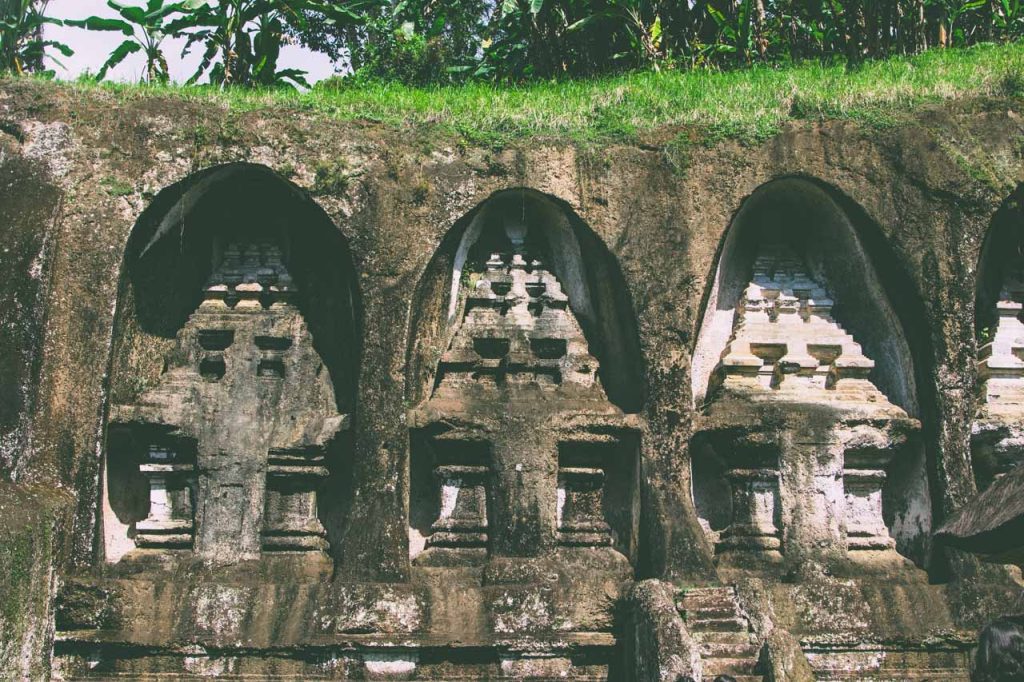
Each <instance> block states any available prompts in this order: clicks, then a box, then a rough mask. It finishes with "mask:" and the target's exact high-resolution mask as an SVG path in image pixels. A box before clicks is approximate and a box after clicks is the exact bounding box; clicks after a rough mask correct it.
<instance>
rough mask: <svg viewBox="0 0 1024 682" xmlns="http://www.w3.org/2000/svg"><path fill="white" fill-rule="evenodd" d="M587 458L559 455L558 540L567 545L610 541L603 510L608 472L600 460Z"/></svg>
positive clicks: (580, 545) (609, 530)
mask: <svg viewBox="0 0 1024 682" xmlns="http://www.w3.org/2000/svg"><path fill="white" fill-rule="evenodd" d="M588 459H592V458H587V457H582V458H579V457H576V458H574V457H566V456H565V455H564V454H563V455H561V456H560V457H559V460H560V461H559V463H558V464H559V466H558V516H557V524H558V542H559V544H562V545H566V546H569V547H604V546H608V545H611V544H612V535H611V526H609V525H608V522H607V521H606V520H605V511H604V505H605V499H604V488H605V484H606V482H607V481H606V478H607V474H606V472H605V470H604V468H603V467H602V466H601V462H600V461H588Z"/></svg>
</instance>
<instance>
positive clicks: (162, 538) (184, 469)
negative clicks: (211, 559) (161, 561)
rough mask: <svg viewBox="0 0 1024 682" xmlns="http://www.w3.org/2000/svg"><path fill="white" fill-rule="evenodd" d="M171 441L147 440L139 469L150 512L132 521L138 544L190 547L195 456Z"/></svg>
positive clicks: (157, 546) (140, 545) (172, 547)
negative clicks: (147, 485) (147, 494)
mask: <svg viewBox="0 0 1024 682" xmlns="http://www.w3.org/2000/svg"><path fill="white" fill-rule="evenodd" d="M190 455H191V453H189V452H187V451H181V450H179V449H177V448H175V446H174V445H173V444H167V443H165V444H159V443H155V442H151V443H149V445H148V447H147V448H146V452H145V459H144V460H143V461H142V462H141V463H140V464H139V471H140V472H141V473H142V475H143V476H145V477H146V481H147V483H148V484H149V515H148V516H146V518H145V519H143V520H141V521H139V522H138V523H136V524H135V530H136V536H135V543H136V544H137V545H138V546H139V547H155V548H159V547H163V548H168V549H179V548H191V546H192V530H193V508H194V505H193V501H192V497H193V494H194V486H195V483H194V479H193V477H194V475H195V460H194V458H193V457H192V456H190Z"/></svg>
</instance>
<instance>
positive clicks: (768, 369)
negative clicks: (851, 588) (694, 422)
mask: <svg viewBox="0 0 1024 682" xmlns="http://www.w3.org/2000/svg"><path fill="white" fill-rule="evenodd" d="M833 304H834V302H833V300H832V298H831V296H830V295H829V293H828V290H827V288H826V287H825V286H824V285H823V284H822V283H821V282H820V281H818V280H816V279H815V278H814V277H812V276H811V275H810V274H809V273H808V271H807V269H806V268H805V267H804V265H803V263H802V262H801V260H800V258H799V257H798V256H797V255H796V254H795V253H794V252H793V250H792V249H791V248H789V247H788V246H786V245H784V244H782V243H779V242H769V243H766V244H762V245H761V246H760V249H759V251H758V254H757V257H756V259H755V261H754V265H753V275H752V277H751V281H750V283H749V284H748V285H747V287H746V289H745V290H744V292H743V294H742V296H741V297H740V300H739V302H738V304H737V308H736V316H735V321H734V326H733V334H732V338H731V339H730V341H729V343H728V345H727V346H726V348H725V350H724V352H723V354H722V360H721V364H720V366H719V369H718V373H717V376H716V378H715V379H714V380H713V381H717V386H713V390H712V391H709V395H710V396H711V399H710V401H709V404H708V408H707V410H706V412H707V416H706V418H705V419H704V423H703V426H702V427H701V428H700V429H698V431H703V432H705V434H706V435H708V436H710V437H711V442H712V443H713V444H714V445H713V447H714V450H715V451H716V452H718V455H719V457H720V459H721V460H722V462H723V464H724V467H725V470H726V471H725V474H724V478H725V480H726V481H727V482H728V484H729V486H730V488H731V490H732V515H733V517H732V523H731V524H730V525H729V526H728V527H727V528H725V529H724V530H723V531H722V532H721V533H720V534H719V537H718V538H717V547H718V549H719V551H726V550H753V551H760V552H768V553H775V552H777V551H779V550H782V549H783V545H782V542H781V538H782V533H781V530H782V529H781V526H780V524H781V520H782V519H783V518H784V517H785V514H783V511H784V510H782V509H781V508H780V503H781V499H783V497H780V492H781V481H780V470H781V469H782V468H787V469H788V470H789V471H791V472H793V473H791V478H796V477H798V476H804V477H805V478H804V480H805V481H806V482H807V485H808V486H809V487H812V488H814V489H815V492H814V493H813V496H814V500H815V501H814V502H813V505H812V503H811V502H810V501H809V499H807V500H805V499H801V498H800V496H797V498H793V497H790V498H789V499H795V500H796V502H794V503H795V504H807V505H809V509H808V510H807V512H806V514H810V515H811V516H814V517H815V518H817V519H818V522H817V524H816V525H817V526H818V529H817V531H815V532H819V533H823V534H829V532H823V531H822V529H823V528H827V527H829V526H830V525H831V522H829V521H828V520H827V519H829V518H834V519H836V520H837V522H836V524H835V529H834V530H833V531H830V539H822V538H819V539H818V541H819V544H822V545H826V544H829V543H833V544H834V543H836V542H839V538H840V537H841V536H843V535H845V538H846V542H845V544H844V547H843V549H846V550H863V549H872V550H881V549H891V548H893V547H894V546H895V543H894V541H893V540H892V538H891V537H890V536H889V532H888V529H887V527H886V525H885V521H884V519H883V516H882V488H883V486H884V483H885V479H886V472H885V467H886V465H887V464H888V463H889V461H890V459H891V458H892V457H893V455H894V454H895V453H896V452H897V450H898V449H899V448H900V447H902V446H903V444H904V443H905V441H906V436H907V434H908V433H909V432H912V431H915V430H916V429H918V428H919V425H918V424H917V422H916V421H915V420H912V419H910V418H909V417H908V416H907V414H906V413H905V412H904V411H903V410H902V409H901V408H899V407H897V406H895V405H893V404H892V403H891V402H889V400H888V399H887V398H886V397H885V395H884V394H883V393H882V392H881V391H879V390H878V388H877V387H876V386H875V385H874V384H873V383H872V382H871V380H870V378H869V376H870V372H871V370H872V369H873V367H874V362H873V361H872V360H871V359H869V358H868V357H866V356H865V355H864V353H863V351H862V349H861V346H860V345H859V344H858V343H856V341H854V339H853V337H852V336H851V335H850V334H849V333H847V332H846V331H845V330H844V329H843V328H842V327H841V326H840V325H839V323H838V322H837V321H836V320H835V319H834V318H833V317H832V308H833ZM771 406H776V407H771ZM765 410H769V412H771V411H772V410H775V412H774V413H773V414H778V415H780V417H778V418H779V419H782V420H783V421H780V426H779V427H775V426H772V425H770V424H765V423H764V422H765V415H766V414H768V412H765ZM786 414H790V415H791V417H790V418H789V419H785V418H784V415H786ZM796 415H800V416H796ZM737 434H739V435H737ZM794 459H799V460H803V461H801V462H795V461H794ZM833 472H834V473H833ZM832 481H835V484H833V483H832ZM835 485H838V486H840V487H839V488H837V489H834V488H835ZM815 505H816V508H814V509H813V510H812V509H810V507H812V506H815ZM806 514H805V516H806Z"/></svg>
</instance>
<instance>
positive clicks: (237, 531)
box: [0, 82, 1024, 680]
mask: <svg viewBox="0 0 1024 682" xmlns="http://www.w3.org/2000/svg"><path fill="white" fill-rule="evenodd" d="M1020 108H1021V107H1020V102H1017V101H998V102H997V101H986V102H963V103H958V104H953V105H947V106H945V107H944V108H935V109H922V110H921V111H920V112H918V113H916V114H914V116H913V117H911V118H909V119H908V122H907V123H906V124H901V125H894V126H892V127H888V128H881V129H879V128H872V127H866V126H860V125H856V124H853V123H842V122H807V123H801V124H793V125H791V126H789V127H787V128H786V129H784V130H783V131H781V132H780V133H779V134H778V135H777V136H775V137H774V138H772V139H771V140H768V141H766V142H764V143H761V144H758V145H741V144H739V143H736V142H730V141H721V142H717V143H715V144H713V145H702V144H699V143H694V144H693V145H691V146H689V147H688V148H687V149H686V154H687V163H686V164H683V165H684V166H685V169H684V170H680V169H681V166H680V164H679V163H678V159H675V160H674V161H673V162H670V160H669V159H668V158H667V156H666V154H665V153H664V152H663V150H662V147H661V144H662V142H664V141H659V140H658V139H651V140H645V141H643V142H642V143H637V144H635V145H628V144H622V145H613V146H606V147H579V146H574V145H569V144H562V143H559V142H558V141H556V140H551V141H533V142H531V143H530V144H528V145H527V144H522V145H513V146H510V147H509V148H506V149H501V150H494V149H477V148H473V147H466V146H465V145H463V144H460V143H459V141H458V140H454V139H448V138H446V137H444V136H443V135H441V134H439V133H437V132H436V131H432V130H429V129H416V130H402V131H400V130H394V129H390V128H387V127H384V126H376V125H370V124H359V125H356V124H344V123H339V122H336V121H332V120H329V119H326V118H322V117H318V116H316V115H312V114H306V113H302V112H294V111H283V110H274V109H271V110H265V111H256V112H249V113H243V114H239V113H236V112H230V111H227V110H223V109H220V108H216V107H213V106H210V105H202V104H197V103H187V102H182V101H176V100H175V101H172V100H163V99H159V98H148V97H147V98H143V99H138V100H135V101H131V102H127V103H125V102H114V100H113V99H112V98H111V97H110V96H109V95H106V94H104V93H102V92H92V93H88V94H85V95H82V94H81V93H74V91H72V90H70V89H61V88H55V87H52V86H46V85H40V84H32V83H20V82H6V83H4V84H3V86H2V89H0V229H2V230H3V236H4V249H3V250H2V251H0V263H2V264H3V269H4V272H5V273H7V275H8V276H7V278H6V287H5V290H4V293H2V294H0V321H2V324H3V329H4V334H3V338H2V340H0V350H2V351H3V353H2V355H3V359H0V382H2V385H3V387H4V391H3V395H2V396H0V471H2V473H3V475H4V481H3V483H2V484H0V535H2V536H3V542H2V543H0V544H2V549H0V569H2V570H0V574H3V575H5V576H10V577H9V578H6V577H5V579H4V581H3V583H2V584H0V599H2V603H0V635H2V636H0V667H2V668H3V669H4V670H11V671H15V673H14V675H15V676H18V675H22V676H25V677H31V678H38V677H45V676H46V675H50V676H52V677H54V678H58V679H77V678H79V677H88V676H95V677H100V678H103V677H110V676H116V675H122V676H126V677H129V678H145V677H146V676H147V675H155V674H164V675H172V676H174V675H177V676H181V677H188V676H190V675H220V676H227V677H230V676H246V675H250V676H255V677H269V678H274V677H278V678H296V679H459V678H462V679H479V678H498V679H506V678H507V679H546V678H562V677H569V678H571V679H615V680H618V679H643V680H648V679H649V680H655V679H658V680H661V679H675V676H677V675H683V674H689V675H692V676H694V677H695V678H697V679H702V678H704V679H711V678H712V677H713V676H714V675H716V674H719V673H722V672H728V673H730V674H733V675H735V676H737V677H739V678H740V679H745V678H746V679H761V678H765V679H775V680H781V679H790V680H796V679H811V678H812V677H814V678H817V679H841V678H856V679H873V678H877V679H893V678H899V679H912V678H929V679H940V678H941V679H963V678H964V676H965V671H966V669H967V662H966V660H967V652H968V650H969V646H970V641H971V640H972V638H973V635H974V631H975V629H976V628H977V626H978V625H979V624H980V623H982V622H984V621H985V620H986V619H988V618H990V617H992V616H993V615H996V614H999V613H1002V612H1006V611H1012V610H1014V608H1018V609H1019V607H1015V606H1014V603H1015V601H1016V600H1019V599H1020V594H1021V586H1020V583H1019V572H1017V569H1016V568H1012V567H1007V566H1003V565H999V564H982V563H979V562H978V561H977V560H976V559H975V558H973V557H970V556H967V555H964V554H961V553H957V552H955V551H952V550H949V549H947V548H945V547H943V546H941V544H938V543H936V542H933V539H932V533H933V531H934V529H936V528H937V527H938V526H939V525H941V523H942V522H943V520H944V519H946V518H947V517H948V516H949V515H950V514H951V513H952V512H953V511H954V510H956V509H957V508H959V507H960V506H962V505H963V504H964V503H965V502H966V501H967V500H969V499H970V498H971V497H972V496H973V495H974V494H976V492H977V490H978V488H979V487H985V486H987V485H989V484H990V482H991V481H992V480H993V479H994V478H996V477H998V476H1000V475H1002V474H1004V473H1005V472H1006V471H1007V470H1008V469H1009V468H1011V467H1013V466H1016V465H1017V463H1018V462H1019V461H1021V459H1022V458H1021V457H1020V455H1019V453H1020V452H1021V448H1020V446H1019V440H1020V437H1019V433H1020V432H1022V431H1024V426H1022V425H1024V410H1021V409H1019V408H1020V406H1021V401H1020V400H1019V396H1018V393H1020V392H1021V388H1022V387H1024V373H1022V372H1021V371H1020V370H1019V368H1018V367H1017V365H1019V364H1020V362H1021V357H1020V353H1019V352H1018V351H1019V348H1018V346H1020V347H1024V341H1021V340H1020V339H1017V338H1016V337H1017V335H1018V334H1017V331H1016V330H1017V329H1018V328H1019V327H1020V320H1019V319H1018V318H1019V308H1020V304H1021V301H1020V300H1019V299H1020V292H1019V290H1020V288H1021V287H1020V276H1019V269H1020V268H1019V261H1020V252H1021V251H1020V248H1021V243H1022V241H1024V213H1022V211H1021V208H1020V207H1021V205H1022V204H1021V202H1024V195H1022V189H1021V186H1022V185H1021V183H1022V182H1024V120H1022V119H1021V117H1020V115H1019V113H1018V112H1019V111H1020ZM675 132H678V131H675ZM672 134H675V133H672ZM666 135H667V136H668V135H670V134H669V133H666ZM666 139H668V138H666ZM979 361H980V364H979ZM979 368H980V371H979ZM1017 382H1020V385H1019V386H1018V383H1017Z"/></svg>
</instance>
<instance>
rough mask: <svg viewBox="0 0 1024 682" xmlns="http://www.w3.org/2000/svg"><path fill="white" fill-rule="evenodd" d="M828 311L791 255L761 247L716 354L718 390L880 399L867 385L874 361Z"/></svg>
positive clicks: (825, 299) (821, 291) (822, 294)
mask: <svg viewBox="0 0 1024 682" xmlns="http://www.w3.org/2000/svg"><path fill="white" fill-rule="evenodd" d="M832 306H833V301H832V299H831V298H830V297H829V295H828V292H827V291H826V290H825V288H824V287H823V286H821V285H820V284H819V283H817V282H815V281H814V280H812V279H811V278H810V276H809V275H808V274H807V272H806V271H805V269H804V267H803V265H802V263H801V262H800V260H799V258H798V257H797V256H796V255H795V254H794V253H793V252H792V250H791V249H789V248H788V247H786V246H784V245H782V244H771V245H767V246H766V247H764V248H763V249H762V251H761V253H760V254H759V255H758V257H757V259H756V260H755V262H754V274H753V277H752V278H751V282H750V284H749V285H748V286H747V288H746V289H745V290H744V292H743V296H742V297H741V298H740V302H739V304H738V305H737V308H736V323H735V326H734V332H733V337H732V340H731V341H730V342H729V345H728V347H727V348H726V350H725V353H724V354H723V356H722V373H723V375H724V384H725V387H726V388H728V389H729V390H732V391H749V392H750V394H751V398H753V399H758V398H762V399H764V398H769V395H770V394H766V393H764V392H763V391H762V390H760V389H772V390H774V391H780V392H783V393H784V394H792V395H793V396H798V397H799V398H800V399H804V398H806V397H807V393H808V392H809V391H811V392H813V393H814V395H815V398H819V399H826V400H861V401H868V402H874V401H879V400H881V401H884V400H885V397H884V396H882V394H881V393H880V392H879V391H878V389H877V388H875V386H874V384H872V383H871V382H870V381H869V380H868V374H869V373H870V372H871V370H872V369H873V368H874V366H875V363H874V362H873V361H871V360H869V359H868V358H866V357H865V356H864V354H863V352H862V351H861V347H860V345H859V344H858V343H856V342H855V341H854V340H853V337H852V336H850V335H849V334H847V333H846V331H845V330H843V328H842V327H840V326H839V324H838V323H837V322H836V321H835V319H833V317H832ZM770 399H785V398H784V397H783V396H772V397H771V398H770Z"/></svg>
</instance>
